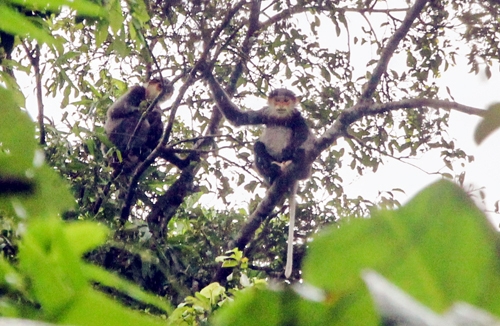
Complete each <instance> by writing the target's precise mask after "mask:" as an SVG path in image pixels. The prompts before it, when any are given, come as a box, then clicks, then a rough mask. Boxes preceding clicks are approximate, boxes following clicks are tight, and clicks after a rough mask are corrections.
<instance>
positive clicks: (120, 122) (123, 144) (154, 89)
mask: <svg viewBox="0 0 500 326" xmlns="http://www.w3.org/2000/svg"><path fill="white" fill-rule="evenodd" d="M163 88H165V92H164V95H163V96H162V97H161V98H160V99H159V100H158V103H157V105H156V106H155V107H154V108H153V109H152V110H151V111H149V112H148V113H147V115H146V117H145V119H143V120H142V122H140V120H141V116H142V114H143V109H142V107H141V104H144V102H146V104H148V103H151V102H152V101H154V99H155V98H156V97H157V96H159V95H160V94H161V92H162V90H163ZM173 91H174V87H173V85H172V84H171V83H170V81H169V80H168V79H166V78H165V79H163V81H162V80H161V79H159V78H153V79H152V80H151V81H149V82H148V83H146V84H145V85H144V86H139V85H136V86H133V87H132V88H130V89H129V90H128V91H127V92H126V93H125V94H124V95H122V96H121V97H120V98H118V100H116V102H114V103H113V104H112V105H111V106H110V107H109V109H108V111H107V114H106V122H105V124H104V131H105V133H106V135H107V136H108V138H109V140H110V141H111V142H112V143H113V145H115V146H116V147H117V148H118V150H120V152H121V153H122V155H123V161H124V162H123V163H124V164H123V167H124V170H125V171H128V170H131V169H132V168H133V167H134V166H135V165H136V164H137V163H138V162H139V161H142V160H144V159H145V158H146V157H147V156H148V155H149V154H150V153H151V151H152V150H153V149H155V148H156V146H157V145H158V143H159V141H160V139H161V136H162V133H163V121H162V119H161V116H162V111H161V109H160V107H159V104H161V103H163V102H165V101H166V100H168V99H169V98H170V97H171V96H172V94H173ZM146 106H147V105H146ZM139 122H140V124H139ZM160 156H161V157H162V158H164V159H165V160H167V161H169V162H170V163H172V164H174V165H176V166H177V167H178V168H179V169H183V168H185V167H186V166H187V165H189V159H181V158H179V157H178V156H177V155H176V154H175V153H173V152H172V150H169V149H167V148H165V149H162V151H161V154H160Z"/></svg>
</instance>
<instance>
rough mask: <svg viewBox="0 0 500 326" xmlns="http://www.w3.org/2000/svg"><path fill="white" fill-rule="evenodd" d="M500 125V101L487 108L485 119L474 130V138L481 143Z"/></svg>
mask: <svg viewBox="0 0 500 326" xmlns="http://www.w3.org/2000/svg"><path fill="white" fill-rule="evenodd" d="M499 127H500V103H496V104H492V105H490V106H489V107H488V109H487V110H486V113H485V116H484V118H483V120H481V121H480V122H479V125H478V126H477V128H476V131H475V132H474V140H475V141H476V143H477V144H478V145H479V144H481V143H482V142H483V140H484V139H485V138H486V137H488V136H489V135H491V134H492V133H493V132H494V131H495V130H497V129H498V128H499Z"/></svg>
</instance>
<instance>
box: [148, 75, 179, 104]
mask: <svg viewBox="0 0 500 326" xmlns="http://www.w3.org/2000/svg"><path fill="white" fill-rule="evenodd" d="M164 87H165V88H166V91H165V94H163V96H162V97H161V98H160V99H159V100H158V102H159V103H162V102H165V101H166V100H168V99H169V98H170V97H171V96H172V94H173V92H174V87H173V86H172V85H171V84H170V83H169V82H168V81H167V80H166V81H164ZM162 90H163V88H162V84H161V82H160V80H156V79H154V80H152V81H150V82H149V83H148V85H147V87H146V98H147V100H148V101H150V102H151V101H153V100H154V99H155V98H156V97H157V96H158V95H160V93H161V91H162Z"/></svg>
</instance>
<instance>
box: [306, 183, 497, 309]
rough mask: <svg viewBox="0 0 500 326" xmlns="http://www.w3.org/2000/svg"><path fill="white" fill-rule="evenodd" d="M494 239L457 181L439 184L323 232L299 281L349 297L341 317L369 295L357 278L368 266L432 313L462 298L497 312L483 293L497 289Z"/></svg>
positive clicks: (331, 293)
mask: <svg viewBox="0 0 500 326" xmlns="http://www.w3.org/2000/svg"><path fill="white" fill-rule="evenodd" d="M496 242H497V239H496V237H495V235H494V233H493V231H492V228H491V227H490V225H488V222H487V221H486V217H485V216H484V214H483V213H482V212H481V211H480V210H479V209H478V208H477V207H476V206H475V205H474V203H473V202H472V201H471V199H470V198H468V197H467V195H466V194H465V193H464V192H463V191H462V190H461V189H460V188H459V187H458V186H456V185H455V184H453V183H450V182H447V181H439V182H437V183H435V184H433V185H431V186H430V187H428V188H426V189H425V190H424V191H422V192H421V193H419V194H418V195H417V196H416V197H415V198H414V199H413V200H412V201H410V202H409V203H408V204H407V205H406V206H404V207H403V208H401V209H399V210H397V211H382V212H380V213H377V214H375V215H374V216H372V218H370V219H356V220H352V221H351V222H350V224H346V225H344V226H342V227H341V228H340V229H337V228H331V229H330V230H329V231H328V232H325V233H323V234H322V235H321V236H319V237H318V238H317V239H316V240H315V241H313V242H312V244H311V248H310V251H309V254H308V256H307V257H306V260H305V264H304V268H303V272H304V279H305V280H306V281H308V282H310V283H311V284H313V285H315V286H317V287H320V288H323V289H326V290H328V291H329V293H330V294H329V295H330V296H331V297H332V298H339V299H338V300H342V298H346V297H351V298H354V299H353V300H352V301H353V302H351V303H350V304H349V305H348V306H347V307H346V310H349V311H346V312H345V313H346V315H347V314H352V313H353V312H354V309H356V308H357V309H358V310H360V308H361V300H363V298H365V295H367V293H366V289H365V288H364V286H363V284H362V283H361V279H360V273H361V271H362V270H364V269H366V268H370V269H374V270H376V271H378V272H380V273H381V274H383V275H384V276H385V277H387V278H389V279H390V280H391V281H392V282H394V283H395V284H396V285H398V286H400V287H401V288H402V289H403V290H405V291H406V292H408V293H409V294H410V295H412V296H414V297H415V298H417V300H419V301H420V302H422V303H424V304H425V305H427V306H429V307H430V308H432V309H433V310H435V311H438V312H442V311H443V310H444V309H446V308H448V307H449V306H450V305H451V304H452V303H453V302H455V301H466V302H469V303H471V304H477V305H479V306H482V307H485V308H487V309H488V310H489V311H491V312H493V313H498V312H499V311H500V301H499V300H498V299H496V298H489V300H488V302H485V299H484V293H496V292H498V291H500V287H499V280H498V278H499V277H498V275H500V274H499V273H500V269H499V267H498V265H497V264H496V262H495V261H496V257H495V246H496V245H495V243H496ZM493 289H496V290H493ZM366 308H368V307H366ZM361 310H362V309H361Z"/></svg>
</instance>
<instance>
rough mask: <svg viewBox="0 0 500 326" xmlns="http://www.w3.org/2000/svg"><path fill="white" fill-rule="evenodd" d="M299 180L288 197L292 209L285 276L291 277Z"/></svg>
mask: <svg viewBox="0 0 500 326" xmlns="http://www.w3.org/2000/svg"><path fill="white" fill-rule="evenodd" d="M298 186H299V182H298V181H295V182H294V184H293V186H292V191H290V197H289V198H288V205H289V207H290V208H289V209H290V224H289V227H288V249H287V253H286V266H285V277H286V278H289V277H290V275H292V267H293V229H295V207H296V206H297V203H296V202H295V197H296V195H297V188H298Z"/></svg>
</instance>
